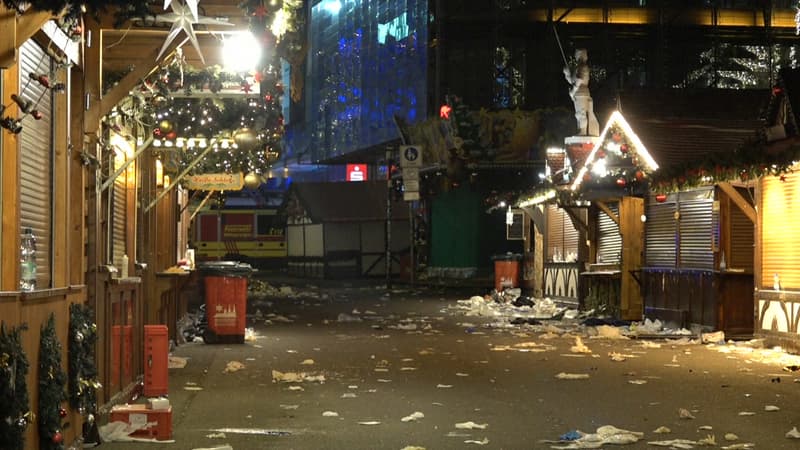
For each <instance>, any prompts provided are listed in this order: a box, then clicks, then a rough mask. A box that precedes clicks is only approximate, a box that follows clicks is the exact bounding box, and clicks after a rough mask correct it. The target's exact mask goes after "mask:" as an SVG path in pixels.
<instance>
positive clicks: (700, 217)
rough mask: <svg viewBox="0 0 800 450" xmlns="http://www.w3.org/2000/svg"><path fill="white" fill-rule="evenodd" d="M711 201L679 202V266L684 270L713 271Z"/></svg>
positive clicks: (712, 201)
mask: <svg viewBox="0 0 800 450" xmlns="http://www.w3.org/2000/svg"><path fill="white" fill-rule="evenodd" d="M713 203H714V200H713V199H710V198H709V199H695V200H688V201H683V200H681V201H680V204H679V207H678V210H679V211H680V214H681V216H680V220H679V223H678V233H679V235H680V255H679V266H680V267H681V268H684V269H713V268H714V253H713V251H712V249H711V242H712V233H713V231H714V227H713V220H712V206H713Z"/></svg>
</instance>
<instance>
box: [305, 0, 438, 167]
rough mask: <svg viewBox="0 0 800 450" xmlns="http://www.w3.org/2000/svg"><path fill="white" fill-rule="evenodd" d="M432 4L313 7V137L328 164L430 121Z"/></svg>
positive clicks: (394, 0)
mask: <svg viewBox="0 0 800 450" xmlns="http://www.w3.org/2000/svg"><path fill="white" fill-rule="evenodd" d="M427 18H428V2H427V0H405V1H398V0H321V1H318V2H316V3H314V4H313V6H312V7H311V9H310V21H309V26H308V28H309V39H308V42H309V52H308V61H307V67H306V69H307V77H306V80H307V84H306V86H305V123H306V127H305V130H304V131H305V134H306V139H305V140H306V142H307V144H306V145H307V149H306V150H307V152H308V153H307V154H308V156H310V158H309V159H311V160H312V161H324V160H326V159H330V158H335V157H337V156H341V155H343V154H346V153H349V152H352V151H355V150H359V149H364V148H368V147H372V146H375V145H379V144H381V143H384V142H389V141H392V140H397V139H398V138H399V134H398V131H397V127H396V126H395V123H394V116H395V115H396V116H398V117H401V118H402V119H404V120H405V121H407V122H410V123H413V122H416V121H418V120H423V119H425V118H426V116H427V110H426V109H427V108H426V98H427V65H428V64H427V44H428V30H427V26H428V23H427Z"/></svg>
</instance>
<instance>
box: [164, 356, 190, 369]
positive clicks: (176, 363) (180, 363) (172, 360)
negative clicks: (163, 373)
mask: <svg viewBox="0 0 800 450" xmlns="http://www.w3.org/2000/svg"><path fill="white" fill-rule="evenodd" d="M188 361H189V360H188V359H187V358H183V357H181V356H173V355H169V363H168V365H167V367H168V368H169V369H183V368H184V367H186V363H187V362H188Z"/></svg>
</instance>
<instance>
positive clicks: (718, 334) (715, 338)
mask: <svg viewBox="0 0 800 450" xmlns="http://www.w3.org/2000/svg"><path fill="white" fill-rule="evenodd" d="M700 341H701V342H702V343H703V344H716V343H718V342H725V332H724V331H722V330H720V331H715V332H713V333H701V334H700Z"/></svg>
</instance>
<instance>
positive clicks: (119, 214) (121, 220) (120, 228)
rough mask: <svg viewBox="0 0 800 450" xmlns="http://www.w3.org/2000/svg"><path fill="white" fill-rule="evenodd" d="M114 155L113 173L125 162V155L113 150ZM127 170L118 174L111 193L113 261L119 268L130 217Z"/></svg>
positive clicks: (124, 250) (124, 251)
mask: <svg viewBox="0 0 800 450" xmlns="http://www.w3.org/2000/svg"><path fill="white" fill-rule="evenodd" d="M113 157H114V160H113V164H114V166H113V169H112V170H111V173H114V172H116V171H117V170H118V169H119V168H120V167H122V165H123V164H125V155H120V154H118V153H116V152H113ZM127 172H128V171H127V170H124V171H122V173H120V174H119V176H117V178H116V179H115V180H114V184H113V188H112V189H113V191H112V193H111V211H112V216H111V251H112V254H111V261H112V263H113V264H114V266H116V267H117V268H120V267H122V255H124V254H125V253H126V252H127V250H126V249H125V229H126V226H127V217H128V214H127V212H128V204H127V203H128V202H127V192H126V188H127V184H128V183H127Z"/></svg>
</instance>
